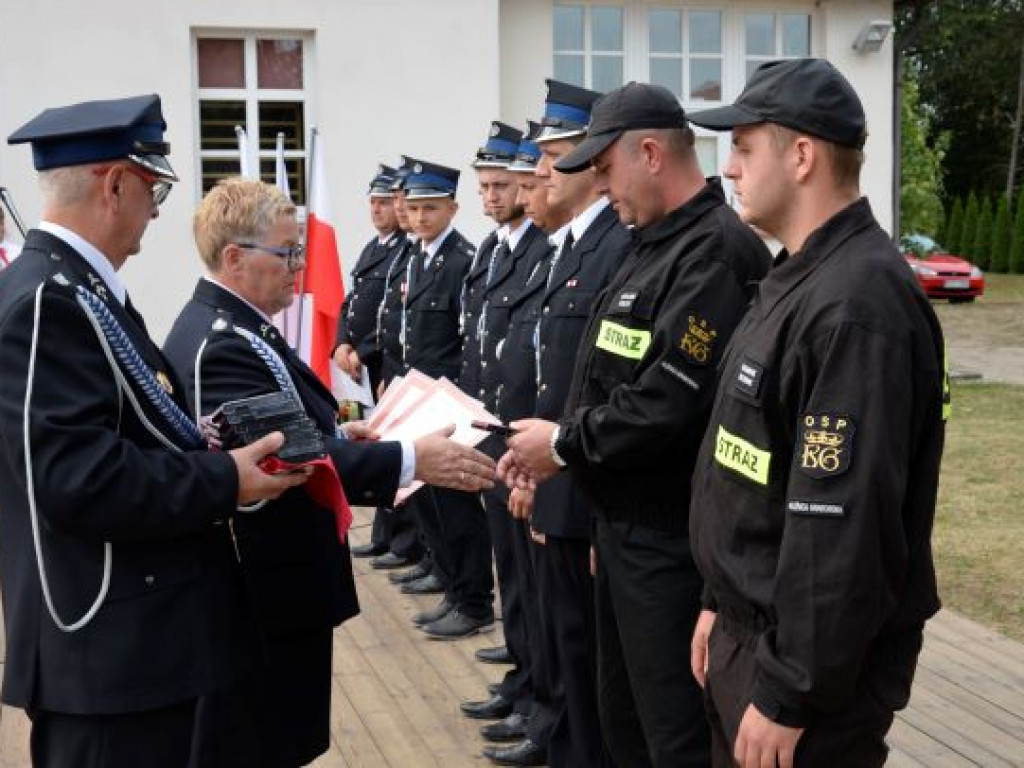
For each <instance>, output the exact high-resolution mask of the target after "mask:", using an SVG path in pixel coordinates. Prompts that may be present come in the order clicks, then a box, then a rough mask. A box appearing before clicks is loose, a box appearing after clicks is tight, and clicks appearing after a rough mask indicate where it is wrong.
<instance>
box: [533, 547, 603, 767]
mask: <svg viewBox="0 0 1024 768" xmlns="http://www.w3.org/2000/svg"><path fill="white" fill-rule="evenodd" d="M533 561H534V568H535V571H536V580H537V595H538V600H537V604H538V606H539V608H540V624H541V627H542V632H541V633H540V634H541V635H542V637H543V640H544V643H545V647H544V650H543V652H542V656H543V657H544V658H545V659H546V660H547V663H546V664H545V665H544V668H545V670H546V671H547V674H548V676H549V683H548V688H549V689H550V690H551V691H552V694H553V696H554V699H555V700H554V701H553V702H552V711H553V712H554V713H555V718H554V722H553V723H552V724H551V726H550V736H549V739H548V742H547V746H548V765H550V766H551V768H584V767H586V768H591V767H593V768H599V766H601V765H602V763H604V762H605V756H604V746H603V742H602V739H601V725H600V721H599V719H598V710H597V634H596V627H595V624H594V580H593V578H592V577H591V575H590V542H589V541H587V540H582V539H563V538H559V537H557V536H548V537H547V541H546V543H545V544H543V545H539V544H538V545H534V547H533Z"/></svg>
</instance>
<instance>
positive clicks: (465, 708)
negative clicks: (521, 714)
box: [459, 693, 512, 720]
mask: <svg viewBox="0 0 1024 768" xmlns="http://www.w3.org/2000/svg"><path fill="white" fill-rule="evenodd" d="M459 708H460V709H461V710H462V714H464V715H465V716H466V717H472V718H473V719H474V720H501V719H502V718H504V717H508V716H509V715H511V714H512V702H511V701H509V700H508V699H506V698H505V697H504V696H502V695H501V694H500V693H496V694H494V695H493V696H491V698H489V699H488V700H487V701H464V702H462V704H460V705H459Z"/></svg>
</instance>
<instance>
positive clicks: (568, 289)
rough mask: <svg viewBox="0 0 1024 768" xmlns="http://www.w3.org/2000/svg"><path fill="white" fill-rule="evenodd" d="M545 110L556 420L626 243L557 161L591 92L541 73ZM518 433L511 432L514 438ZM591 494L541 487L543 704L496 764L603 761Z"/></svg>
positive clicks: (581, 123)
mask: <svg viewBox="0 0 1024 768" xmlns="http://www.w3.org/2000/svg"><path fill="white" fill-rule="evenodd" d="M547 84H548V95H547V99H546V103H545V107H544V117H543V119H542V120H541V127H540V130H539V131H538V135H537V137H536V139H535V141H536V143H537V145H538V147H539V148H540V152H541V158H540V161H539V162H538V165H537V170H536V178H537V180H538V182H539V183H540V184H541V185H543V186H544V187H545V188H546V190H547V201H546V202H547V204H548V205H550V206H553V207H555V208H560V209H567V210H569V211H570V212H571V214H572V220H571V222H570V223H569V227H568V230H567V231H566V232H565V234H564V239H563V240H562V241H561V243H560V245H559V246H558V250H557V251H556V252H555V255H554V257H553V258H552V261H551V263H550V265H549V267H548V272H547V274H546V276H545V281H544V286H543V288H542V289H541V290H542V296H541V298H540V299H539V301H538V302H537V303H536V305H532V304H531V306H532V309H533V315H534V317H533V326H534V327H533V333H532V334H531V336H530V338H529V343H530V348H531V350H532V351H533V353H534V373H535V377H536V378H535V382H536V402H535V403H534V411H533V413H532V414H522V415H531V416H536V417H538V418H540V419H545V420H551V421H554V420H556V419H558V418H559V417H561V416H562V414H563V412H564V410H565V404H566V399H567V397H568V395H569V388H570V383H571V382H572V373H573V368H574V365H575V360H576V353H577V350H578V349H579V346H580V344H581V342H582V340H583V332H584V329H585V327H586V323H587V317H588V316H589V315H590V312H591V309H592V306H593V304H594V301H595V299H596V297H597V296H598V295H599V294H600V292H601V291H602V290H603V289H604V287H605V286H606V285H607V283H608V281H609V280H610V279H611V277H612V275H613V274H614V273H615V271H616V270H617V269H618V267H619V264H620V263H621V262H622V259H623V257H624V255H625V253H626V251H627V249H628V247H629V243H630V237H629V232H628V231H627V230H626V228H625V227H624V226H623V225H622V224H621V223H620V222H619V218H618V216H616V214H615V211H614V210H612V208H611V206H610V205H609V204H608V199H607V198H606V197H605V196H604V195H603V194H602V193H601V191H600V190H599V189H598V187H597V182H596V178H595V175H594V173H593V171H588V172H586V173H580V174H566V173H562V172H560V171H558V170H557V169H556V168H555V167H554V165H555V163H556V162H557V161H558V160H560V159H561V158H562V157H564V156H565V155H567V154H568V153H569V152H571V151H572V150H573V149H575V147H576V146H577V145H578V144H579V143H580V142H582V141H583V140H584V137H585V135H586V131H587V125H588V124H589V122H590V115H591V109H592V107H593V104H594V102H595V101H596V100H597V99H598V98H599V97H600V94H599V93H597V92H595V91H590V90H587V89H584V88H578V87H576V86H573V85H569V84H567V83H561V82H558V81H555V80H549V81H547ZM513 439H515V438H513ZM592 514H593V502H592V501H591V500H590V499H588V498H586V497H585V496H584V495H583V494H582V493H581V492H580V489H579V487H578V486H577V484H576V483H575V482H574V480H573V478H572V477H570V475H569V474H568V473H562V474H559V475H558V476H557V477H555V478H553V479H552V480H551V481H550V482H548V483H545V484H543V485H541V486H540V487H538V488H537V491H536V494H535V497H534V499H533V510H532V517H531V519H530V528H531V532H532V534H533V536H532V544H531V547H532V554H533V562H534V568H535V575H536V580H537V588H538V594H539V600H538V601H537V604H538V606H539V611H540V614H541V615H540V623H541V626H542V627H544V630H545V635H546V637H547V639H546V642H545V649H546V657H545V658H544V660H543V664H544V667H545V669H546V670H547V671H548V674H547V675H546V677H547V684H546V686H545V687H543V688H542V689H541V690H540V691H539V692H538V696H539V697H540V698H541V700H542V701H543V702H545V703H546V704H547V706H545V707H544V708H542V710H541V711H540V712H539V713H538V717H536V718H534V719H533V721H532V722H531V724H530V728H529V730H528V733H527V738H526V739H525V740H524V741H522V742H520V743H519V744H516V745H514V746H512V747H510V748H508V749H507V750H501V751H495V752H493V753H491V755H490V756H491V757H492V759H493V760H495V762H498V763H499V764H520V765H532V764H534V763H533V762H529V761H530V760H533V761H537V760H541V759H543V757H544V755H545V752H546V755H547V758H548V760H550V761H552V764H553V765H600V764H601V760H602V743H601V737H600V727H599V725H598V722H597V694H596V681H595V675H594V670H595V669H596V667H595V657H594V648H595V645H596V643H595V625H594V609H593V602H594V601H593V580H592V578H591V576H590V519H591V516H592Z"/></svg>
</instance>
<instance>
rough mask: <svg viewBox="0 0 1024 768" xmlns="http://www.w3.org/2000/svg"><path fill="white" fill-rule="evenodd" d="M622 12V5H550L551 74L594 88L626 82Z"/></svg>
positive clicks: (601, 89) (608, 89) (557, 78)
mask: <svg viewBox="0 0 1024 768" xmlns="http://www.w3.org/2000/svg"><path fill="white" fill-rule="evenodd" d="M625 36H626V13H625V7H624V6H622V5H605V4H601V5H598V4H591V5H581V4H556V5H555V6H554V40H553V42H554V56H555V59H554V77H555V79H556V80H562V81H564V82H567V83H573V84H574V85H579V86H581V87H584V88H591V89H593V90H595V91H610V90H612V89H614V88H618V87H619V86H621V85H622V84H624V83H625V82H626V80H625V71H626V40H625Z"/></svg>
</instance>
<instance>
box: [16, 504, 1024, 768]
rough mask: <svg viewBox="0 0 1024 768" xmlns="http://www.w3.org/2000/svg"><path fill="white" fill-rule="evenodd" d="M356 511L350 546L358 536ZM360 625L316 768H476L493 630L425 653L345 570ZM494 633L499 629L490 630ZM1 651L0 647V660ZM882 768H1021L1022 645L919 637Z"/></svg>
mask: <svg viewBox="0 0 1024 768" xmlns="http://www.w3.org/2000/svg"><path fill="white" fill-rule="evenodd" d="M368 523H369V510H357V511H356V528H355V529H354V530H353V534H352V538H353V540H354V541H355V543H361V542H363V541H365V540H366V537H367V536H368V534H369V525H368ZM356 572H357V582H358V584H359V593H360V600H361V602H362V608H363V612H362V615H361V616H360V617H358V618H356V619H354V620H352V621H350V622H348V623H347V624H345V626H344V627H342V628H341V629H339V630H338V632H337V634H336V635H335V673H334V713H333V719H332V736H333V738H332V746H331V750H330V752H329V753H328V754H326V755H324V756H323V757H321V758H320V759H319V760H317V761H316V762H315V763H313V765H314V766H316V767H317V768H339V767H341V766H350V767H352V768H354V767H356V766H359V767H360V768H362V767H364V766H365V767H366V768H378V767H379V766H401V768H420V767H421V766H423V767H426V766H444V767H445V768H457V767H458V766H480V765H489V764H490V763H489V762H488V761H487V760H486V759H484V758H483V757H481V755H480V750H481V747H482V746H483V741H482V740H481V739H480V737H479V735H478V733H477V729H478V727H479V725H480V723H478V722H474V721H471V720H468V719H467V718H465V717H462V716H461V715H460V714H459V702H460V701H462V700H464V699H474V698H481V697H485V696H486V693H485V686H486V684H487V683H488V682H490V681H493V680H497V679H498V677H499V675H500V674H501V672H502V671H503V669H504V668H503V667H494V666H488V665H484V664H479V663H477V662H475V661H474V660H473V652H474V651H475V650H476V649H477V648H480V647H482V646H487V645H493V644H497V643H499V642H501V632H500V629H497V630H495V631H494V632H492V633H490V634H485V635H481V636H478V637H476V638H472V639H469V640H463V641H460V642H456V643H444V642H436V641H430V640H428V639H426V638H425V637H424V636H423V635H422V633H420V632H419V631H418V630H415V629H414V628H413V627H412V624H411V622H410V618H411V616H412V615H413V613H415V612H416V611H418V610H422V609H423V608H425V607H429V606H431V605H433V604H434V603H435V602H436V599H435V598H432V597H431V598H412V597H408V596H405V595H401V594H400V593H399V592H398V590H397V589H396V588H395V587H393V586H391V585H390V584H389V583H388V581H387V578H386V577H385V576H384V575H382V574H380V573H377V572H374V571H371V570H370V569H369V568H368V567H367V565H366V562H365V561H357V563H356ZM499 626H500V625H499ZM2 652H3V647H2V644H0V660H2V658H3V655H2ZM27 734H28V729H27V721H26V719H25V716H24V714H23V713H21V712H20V711H18V710H12V709H9V708H7V707H5V708H3V710H2V713H0V768H22V767H27V766H28V765H29V760H28V749H27V743H28V738H27ZM890 743H891V744H892V747H893V749H892V754H891V756H890V759H889V765H892V766H907V767H911V766H913V767H914V768H917V767H919V766H972V765H977V766H984V767H985V768H994V767H995V766H1024V645H1021V644H1019V643H1015V642H1013V641H1011V640H1008V639H1006V638H1005V637H1002V636H1001V635H998V634H997V633H995V632H992V631H990V630H988V629H985V628H984V627H982V626H980V625H978V624H976V623H974V622H972V621H969V620H967V619H965V618H962V617H960V616H958V615H956V614H954V613H951V612H949V611H943V612H942V613H941V614H940V615H939V616H938V617H937V618H936V619H935V620H933V621H931V622H930V623H929V625H928V634H927V640H926V642H925V649H924V653H923V655H922V657H921V663H920V665H919V668H918V673H917V681H916V684H915V687H914V696H913V699H912V701H911V704H910V707H908V708H907V710H906V711H904V712H902V713H900V715H899V716H898V718H897V721H896V724H895V725H894V727H893V730H892V733H891V736H890Z"/></svg>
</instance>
